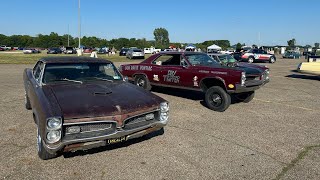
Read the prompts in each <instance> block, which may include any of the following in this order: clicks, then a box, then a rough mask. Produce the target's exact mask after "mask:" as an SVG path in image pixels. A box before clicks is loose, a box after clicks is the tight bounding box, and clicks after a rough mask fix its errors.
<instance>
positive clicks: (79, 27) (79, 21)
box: [78, 0, 81, 49]
mask: <svg viewBox="0 0 320 180" xmlns="http://www.w3.org/2000/svg"><path fill="white" fill-rule="evenodd" d="M78 2H79V3H78V5H79V8H78V30H79V47H78V48H79V49H80V46H81V16H80V0H79V1H78Z"/></svg>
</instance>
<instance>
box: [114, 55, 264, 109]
mask: <svg viewBox="0 0 320 180" xmlns="http://www.w3.org/2000/svg"><path fill="white" fill-rule="evenodd" d="M120 71H121V73H122V74H123V75H125V76H128V78H129V80H131V81H133V82H134V83H135V84H136V85H138V86H141V87H143V88H144V89H147V90H150V89H151V86H153V85H155V86H166V87H174V88H183V89H191V90H196V91H203V92H205V102H206V104H207V106H208V107H209V108H210V109H212V110H215V111H220V112H221V111H224V110H226V109H227V108H228V107H229V105H230V103H231V96H230V94H235V97H236V98H238V99H239V100H242V101H243V102H249V101H251V100H252V99H253V97H254V91H255V90H257V89H258V88H260V87H261V86H263V85H264V84H265V83H267V82H269V69H268V68H267V67H265V66H259V65H253V64H247V63H234V64H233V65H232V66H231V67H230V64H227V65H224V64H221V63H220V62H217V61H215V60H214V59H212V58H210V57H209V56H208V55H207V54H205V53H197V52H161V53H158V54H155V55H153V56H150V57H149V58H148V59H146V60H145V61H143V62H141V63H140V64H127V65H122V66H120Z"/></svg>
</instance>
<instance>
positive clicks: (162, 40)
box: [153, 28, 170, 49]
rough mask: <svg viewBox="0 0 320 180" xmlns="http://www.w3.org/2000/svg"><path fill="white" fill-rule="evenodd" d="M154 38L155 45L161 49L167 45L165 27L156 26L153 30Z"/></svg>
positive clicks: (167, 38)
mask: <svg viewBox="0 0 320 180" xmlns="http://www.w3.org/2000/svg"><path fill="white" fill-rule="evenodd" d="M153 35H154V39H155V41H156V47H160V48H162V49H164V48H167V47H169V43H170V40H169V33H168V31H167V30H166V29H165V28H156V29H155V30H154V31H153Z"/></svg>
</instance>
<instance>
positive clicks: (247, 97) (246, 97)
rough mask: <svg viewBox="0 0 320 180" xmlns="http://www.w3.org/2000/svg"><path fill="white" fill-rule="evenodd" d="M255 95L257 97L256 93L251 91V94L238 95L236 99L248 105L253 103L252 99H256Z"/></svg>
mask: <svg viewBox="0 0 320 180" xmlns="http://www.w3.org/2000/svg"><path fill="white" fill-rule="evenodd" d="M254 95H255V92H254V91H250V92H245V93H240V94H236V98H237V99H239V100H240V101H241V102H244V103H248V102H250V101H252V99H253V98H254Z"/></svg>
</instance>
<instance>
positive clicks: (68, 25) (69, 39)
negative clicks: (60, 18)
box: [68, 24, 70, 47]
mask: <svg viewBox="0 0 320 180" xmlns="http://www.w3.org/2000/svg"><path fill="white" fill-rule="evenodd" d="M69 42H70V38H69V24H68V47H70V43H69Z"/></svg>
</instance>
